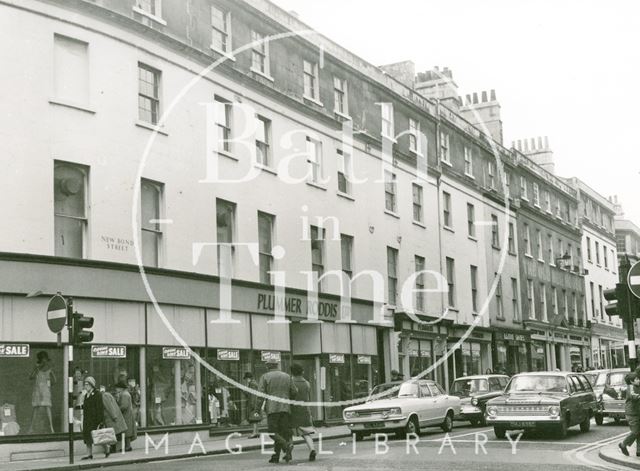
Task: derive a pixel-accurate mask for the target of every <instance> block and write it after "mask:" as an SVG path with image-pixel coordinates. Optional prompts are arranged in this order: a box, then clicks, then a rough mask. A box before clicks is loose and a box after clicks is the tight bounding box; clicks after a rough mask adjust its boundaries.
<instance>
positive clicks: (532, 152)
mask: <svg viewBox="0 0 640 471" xmlns="http://www.w3.org/2000/svg"><path fill="white" fill-rule="evenodd" d="M514 147H515V148H516V149H517V150H519V151H520V152H522V153H523V154H524V155H526V156H527V157H529V158H530V159H531V160H533V161H534V162H535V163H537V164H538V165H540V166H541V167H542V168H544V169H545V170H547V171H548V172H550V173H553V174H554V175H555V170H556V168H555V161H554V159H553V151H552V150H551V148H550V147H549V137H548V136H544V137H543V136H538V137H532V138H528V139H522V140H520V139H518V140H517V141H516V142H515V146H514Z"/></svg>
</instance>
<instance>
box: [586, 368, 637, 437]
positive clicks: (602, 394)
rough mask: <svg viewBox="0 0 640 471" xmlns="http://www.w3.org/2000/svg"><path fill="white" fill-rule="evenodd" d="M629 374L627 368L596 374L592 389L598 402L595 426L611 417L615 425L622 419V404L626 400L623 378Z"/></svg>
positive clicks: (625, 386) (625, 387)
mask: <svg viewBox="0 0 640 471" xmlns="http://www.w3.org/2000/svg"><path fill="white" fill-rule="evenodd" d="M629 372H630V370H629V368H615V369H612V370H604V371H601V372H600V373H599V374H598V377H597V378H596V385H595V386H594V387H593V390H594V392H595V394H596V398H597V401H598V408H597V410H596V413H595V419H596V424H598V425H602V422H604V418H605V417H612V418H613V420H615V421H616V423H617V422H620V420H621V419H624V405H625V404H624V403H625V401H626V399H627V385H626V384H625V382H624V377H625V375H627V374H628V373H629Z"/></svg>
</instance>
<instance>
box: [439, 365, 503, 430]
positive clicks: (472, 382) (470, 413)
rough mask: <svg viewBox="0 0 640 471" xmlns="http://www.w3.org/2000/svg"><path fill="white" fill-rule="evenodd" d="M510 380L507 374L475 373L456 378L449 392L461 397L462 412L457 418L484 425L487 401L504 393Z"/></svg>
mask: <svg viewBox="0 0 640 471" xmlns="http://www.w3.org/2000/svg"><path fill="white" fill-rule="evenodd" d="M508 382H509V377H508V376H506V375H475V376H465V377H462V378H458V379H456V380H455V381H454V382H453V383H452V384H451V389H450V390H449V393H450V394H451V395H452V396H458V397H459V398H460V414H459V415H458V416H457V417H456V418H455V419H456V420H468V421H469V422H471V425H473V426H474V427H477V426H478V425H482V426H484V425H485V424H486V422H485V408H486V405H487V401H488V400H489V399H493V398H494V397H498V396H500V395H502V392H503V391H504V388H505V386H506V385H507V383H508Z"/></svg>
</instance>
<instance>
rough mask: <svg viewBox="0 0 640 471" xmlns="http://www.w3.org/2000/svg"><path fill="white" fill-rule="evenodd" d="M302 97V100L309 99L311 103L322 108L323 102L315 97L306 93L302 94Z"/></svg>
mask: <svg viewBox="0 0 640 471" xmlns="http://www.w3.org/2000/svg"><path fill="white" fill-rule="evenodd" d="M302 99H303V100H304V101H310V102H311V103H313V104H315V105H318V106H319V107H320V108H324V104H323V103H322V102H321V101H320V100H318V99H316V98H313V97H310V96H308V95H302Z"/></svg>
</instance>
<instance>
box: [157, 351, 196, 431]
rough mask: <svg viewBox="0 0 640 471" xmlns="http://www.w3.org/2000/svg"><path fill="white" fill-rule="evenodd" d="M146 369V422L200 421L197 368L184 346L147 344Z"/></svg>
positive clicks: (183, 423)
mask: <svg viewBox="0 0 640 471" xmlns="http://www.w3.org/2000/svg"><path fill="white" fill-rule="evenodd" d="M176 352H177V353H178V354H177V355H176ZM146 370H147V424H148V426H150V427H163V426H168V425H190V424H196V423H202V409H201V407H200V405H201V398H202V385H201V379H200V378H201V375H200V370H199V368H197V362H196V360H195V359H194V358H189V357H188V351H187V350H184V349H181V348H176V347H148V348H147V350H146Z"/></svg>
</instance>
